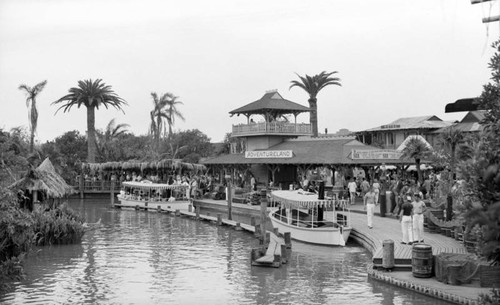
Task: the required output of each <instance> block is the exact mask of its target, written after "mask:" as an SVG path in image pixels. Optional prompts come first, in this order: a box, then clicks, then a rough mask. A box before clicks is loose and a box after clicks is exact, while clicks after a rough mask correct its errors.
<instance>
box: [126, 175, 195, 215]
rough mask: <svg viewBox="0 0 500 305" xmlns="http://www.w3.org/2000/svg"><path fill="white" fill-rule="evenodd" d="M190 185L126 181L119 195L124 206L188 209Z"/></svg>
mask: <svg viewBox="0 0 500 305" xmlns="http://www.w3.org/2000/svg"><path fill="white" fill-rule="evenodd" d="M188 191H189V185H183V184H180V185H179V184H162V183H153V182H151V181H147V180H146V181H141V182H138V181H125V182H123V183H122V189H121V190H120V194H118V195H117V197H118V200H119V201H120V206H122V207H131V208H135V207H136V206H139V207H147V206H150V207H151V206H153V207H155V208H156V207H158V206H161V207H162V208H171V209H181V208H184V209H187V207H188V205H189V204H190V200H189V197H188Z"/></svg>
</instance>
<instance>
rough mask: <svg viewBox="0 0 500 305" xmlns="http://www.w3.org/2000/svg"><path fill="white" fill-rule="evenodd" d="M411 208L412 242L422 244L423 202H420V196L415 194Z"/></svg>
mask: <svg viewBox="0 0 500 305" xmlns="http://www.w3.org/2000/svg"><path fill="white" fill-rule="evenodd" d="M414 198H415V199H414V200H413V201H412V203H411V205H412V206H413V242H414V243H417V242H424V214H423V213H424V211H425V208H426V206H425V202H424V201H423V200H422V195H421V194H419V193H417V194H415V195H414Z"/></svg>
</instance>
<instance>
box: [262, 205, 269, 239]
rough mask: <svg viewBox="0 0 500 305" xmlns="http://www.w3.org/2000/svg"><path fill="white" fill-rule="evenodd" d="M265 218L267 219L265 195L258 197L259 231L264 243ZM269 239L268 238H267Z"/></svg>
mask: <svg viewBox="0 0 500 305" xmlns="http://www.w3.org/2000/svg"><path fill="white" fill-rule="evenodd" d="M266 219H267V200H266V197H264V198H262V196H261V198H260V232H262V239H263V241H264V244H265V243H266V234H264V232H266ZM267 240H269V239H267Z"/></svg>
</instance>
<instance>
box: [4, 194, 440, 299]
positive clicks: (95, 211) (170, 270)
mask: <svg viewBox="0 0 500 305" xmlns="http://www.w3.org/2000/svg"><path fill="white" fill-rule="evenodd" d="M70 205H71V206H72V207H73V208H75V209H77V210H79V211H80V212H81V213H82V214H84V216H85V217H86V219H87V221H88V222H96V221H97V220H98V219H100V218H101V219H102V222H101V223H102V225H101V226H100V227H99V228H98V229H96V230H94V231H90V232H87V233H86V234H85V236H84V238H83V240H82V243H81V244H78V245H65V246H52V247H43V248H40V249H38V251H36V252H34V253H33V254H31V255H30V257H29V258H28V259H27V261H26V264H25V271H26V273H27V278H26V279H25V280H23V281H21V282H17V283H14V285H13V288H12V289H11V290H10V291H8V292H7V293H4V294H0V303H2V304H448V303H445V302H443V301H439V300H435V299H432V298H429V297H427V296H424V295H421V294H418V293H414V292H410V291H407V290H403V289H400V288H397V287H394V286H392V285H387V284H385V283H381V282H378V281H375V280H371V279H368V278H367V272H366V268H367V264H368V263H369V262H370V260H371V255H370V253H369V252H367V251H366V250H365V249H364V248H362V247H361V246H359V245H357V244H355V243H352V244H349V245H348V246H347V247H344V248H340V247H321V246H313V245H308V244H303V243H299V242H293V249H292V253H291V257H290V261H289V263H288V264H287V265H284V266H282V267H281V268H278V269H275V268H263V267H252V266H251V265H250V251H251V249H252V247H257V246H258V241H257V240H256V239H255V238H254V237H253V235H252V234H250V233H248V232H244V231H235V230H234V229H232V228H229V227H225V226H222V227H218V226H216V225H214V224H211V223H207V222H203V221H196V220H193V219H189V218H184V217H174V216H170V215H166V214H157V213H156V212H144V211H134V210H120V209H113V208H110V207H109V203H108V202H106V201H105V200H104V201H96V200H93V201H92V200H85V201H80V200H77V201H74V202H71V204H70Z"/></svg>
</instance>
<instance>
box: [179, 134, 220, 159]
mask: <svg viewBox="0 0 500 305" xmlns="http://www.w3.org/2000/svg"><path fill="white" fill-rule="evenodd" d="M211 153H212V144H210V138H209V137H208V136H207V135H206V134H204V133H203V132H201V131H200V130H198V129H191V130H185V131H180V132H178V133H175V134H173V136H172V139H171V140H170V157H171V158H172V159H182V161H184V162H189V163H198V162H199V160H200V159H201V158H203V157H208V156H210V155H211Z"/></svg>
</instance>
